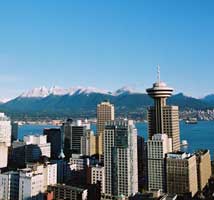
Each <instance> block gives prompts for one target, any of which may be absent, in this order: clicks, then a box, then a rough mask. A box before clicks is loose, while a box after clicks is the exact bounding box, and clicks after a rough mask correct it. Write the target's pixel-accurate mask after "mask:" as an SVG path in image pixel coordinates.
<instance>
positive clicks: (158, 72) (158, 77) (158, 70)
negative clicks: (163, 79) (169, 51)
mask: <svg viewBox="0 0 214 200" xmlns="http://www.w3.org/2000/svg"><path fill="white" fill-rule="evenodd" d="M157 81H158V83H160V65H159V64H158V65H157Z"/></svg>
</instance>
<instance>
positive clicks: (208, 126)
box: [18, 121, 214, 159]
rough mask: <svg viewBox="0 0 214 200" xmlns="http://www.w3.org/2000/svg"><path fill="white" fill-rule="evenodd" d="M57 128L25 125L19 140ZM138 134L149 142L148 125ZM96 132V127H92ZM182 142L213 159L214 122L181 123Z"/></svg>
mask: <svg viewBox="0 0 214 200" xmlns="http://www.w3.org/2000/svg"><path fill="white" fill-rule="evenodd" d="M51 127H56V126H51V125H23V126H20V127H19V134H18V135H19V139H21V140H22V139H23V137H24V135H30V134H34V135H36V134H42V133H43V129H44V128H51ZM136 128H137V129H138V134H139V135H141V136H143V137H144V138H145V139H146V140H147V124H146V123H137V124H136ZM92 129H93V130H94V131H95V130H96V127H95V125H92ZM180 137H181V140H187V142H188V144H189V145H188V147H187V148H185V149H183V150H185V151H187V152H190V153H192V152H194V151H195V150H197V149H209V150H210V154H211V157H212V159H213V158H214V121H199V122H198V124H185V123H184V122H180Z"/></svg>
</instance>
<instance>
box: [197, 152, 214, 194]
mask: <svg viewBox="0 0 214 200" xmlns="http://www.w3.org/2000/svg"><path fill="white" fill-rule="evenodd" d="M195 156H196V163H197V175H198V190H199V191H203V189H204V188H205V186H206V185H207V184H208V182H209V179H210V177H211V175H212V172H211V159H210V152H209V150H198V151H197V152H196V153H195Z"/></svg>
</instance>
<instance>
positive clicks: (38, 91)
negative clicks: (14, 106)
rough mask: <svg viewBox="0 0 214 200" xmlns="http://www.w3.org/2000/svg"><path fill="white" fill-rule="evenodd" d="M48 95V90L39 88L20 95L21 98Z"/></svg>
mask: <svg viewBox="0 0 214 200" xmlns="http://www.w3.org/2000/svg"><path fill="white" fill-rule="evenodd" d="M48 95H49V91H48V88H46V87H44V86H43V87H39V88H34V89H32V90H30V91H27V92H24V93H22V94H21V97H27V98H29V97H46V96H48Z"/></svg>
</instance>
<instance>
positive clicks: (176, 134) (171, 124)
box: [146, 76, 180, 151]
mask: <svg viewBox="0 0 214 200" xmlns="http://www.w3.org/2000/svg"><path fill="white" fill-rule="evenodd" d="M146 91H147V93H148V95H149V96H150V97H152V98H153V99H154V106H152V107H150V108H149V109H148V132H149V138H150V139H151V138H152V136H153V135H154V134H157V133H161V134H163V133H165V134H167V135H168V137H169V138H172V149H173V151H178V150H180V130H179V113H178V107H177V106H169V105H167V104H166V99H167V98H168V97H170V96H171V95H172V92H173V89H172V88H170V87H168V86H167V85H166V84H165V83H164V82H162V81H160V76H159V77H158V81H157V82H156V83H154V84H153V87H152V88H149V89H147V90H146Z"/></svg>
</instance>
